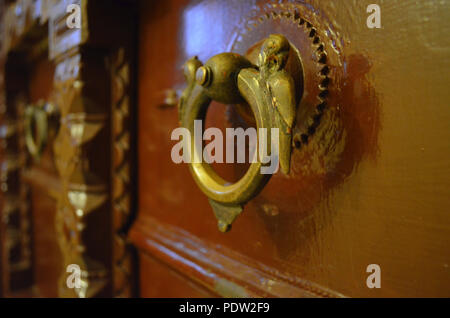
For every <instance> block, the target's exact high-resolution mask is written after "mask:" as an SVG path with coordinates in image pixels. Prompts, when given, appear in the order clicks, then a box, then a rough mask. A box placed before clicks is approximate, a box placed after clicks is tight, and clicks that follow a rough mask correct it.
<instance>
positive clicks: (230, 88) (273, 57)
mask: <svg viewBox="0 0 450 318" xmlns="http://www.w3.org/2000/svg"><path fill="white" fill-rule="evenodd" d="M290 49H291V45H290V43H289V41H288V40H287V39H286V38H285V37H284V36H282V35H278V34H275V35H270V36H269V37H268V38H267V39H266V40H265V41H264V43H263V45H262V47H261V51H260V54H259V60H258V66H255V65H253V64H252V63H251V62H250V61H248V60H247V59H246V58H245V57H243V56H241V55H238V54H235V53H221V54H218V55H216V56H213V57H212V58H211V59H210V60H208V61H207V62H206V63H205V65H203V64H202V63H201V62H200V61H199V60H198V59H197V57H194V58H192V59H190V60H189V61H187V62H186V64H185V66H184V74H185V77H186V81H187V87H186V89H185V90H184V92H183V94H182V96H181V100H180V103H179V119H180V124H181V125H182V126H183V127H185V128H187V129H188V130H189V131H190V133H191V147H192V149H191V154H193V155H194V156H196V155H198V154H199V153H200V156H201V150H199V149H197V147H196V143H195V141H194V120H197V119H204V117H205V115H206V110H207V108H208V106H209V104H210V102H211V101H212V100H216V101H218V102H222V103H226V104H239V103H244V102H247V103H248V104H249V105H250V108H251V110H252V112H253V114H254V117H255V120H256V126H257V128H267V131H268V135H267V137H266V138H265V140H259V142H260V143H261V142H263V143H264V144H265V145H266V147H267V148H266V149H268V150H269V153H270V140H271V136H270V130H271V128H279V129H280V140H279V162H280V166H281V170H282V172H283V173H285V174H287V173H289V168H290V157H291V150H292V149H291V142H292V127H293V125H294V119H295V115H296V107H297V101H296V95H295V84H294V79H293V78H292V76H291V74H289V73H288V72H287V71H286V70H285V65H286V62H287V59H288V56H289V51H290ZM301 80H303V79H301ZM191 158H193V156H191ZM191 161H192V162H191V163H190V170H191V173H192V175H193V177H194V180H195V181H196V183H197V185H198V186H199V187H200V189H201V190H202V191H203V192H204V193H205V194H206V196H207V197H208V198H209V202H210V204H211V206H212V208H213V210H214V213H215V216H216V218H217V219H218V227H219V230H220V231H222V232H226V231H228V230H229V229H230V228H231V224H232V223H233V221H234V220H235V219H236V217H237V216H238V215H239V214H240V213H241V212H242V209H243V206H244V205H245V204H246V203H247V202H248V201H249V200H251V199H252V198H253V197H255V196H256V195H257V194H258V193H259V192H260V191H261V190H262V189H263V187H264V186H265V184H266V183H267V181H268V180H269V179H270V177H271V175H270V174H261V172H260V169H261V167H262V166H264V165H265V164H263V163H262V162H260V160H259V158H258V159H257V161H256V162H253V163H252V164H251V165H250V167H249V169H248V171H247V172H246V174H245V175H244V176H243V177H242V178H241V179H240V180H239V181H238V182H236V183H234V184H230V183H229V182H227V181H225V180H223V179H222V178H221V177H220V176H218V175H217V174H216V173H215V172H214V170H213V169H212V168H211V167H210V165H209V164H207V163H205V162H201V163H197V162H195V160H191Z"/></svg>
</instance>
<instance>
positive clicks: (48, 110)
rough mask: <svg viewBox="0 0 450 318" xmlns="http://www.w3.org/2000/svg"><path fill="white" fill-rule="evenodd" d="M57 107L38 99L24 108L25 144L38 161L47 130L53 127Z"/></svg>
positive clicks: (45, 143) (45, 140)
mask: <svg viewBox="0 0 450 318" xmlns="http://www.w3.org/2000/svg"><path fill="white" fill-rule="evenodd" d="M57 116H58V109H57V108H56V107H55V105H53V104H51V103H46V102H43V101H39V102H38V103H37V104H32V105H29V106H28V107H27V108H26V110H25V125H24V132H25V144H26V146H27V149H28V152H29V153H30V155H31V156H32V157H33V159H34V160H36V161H37V162H39V160H40V158H41V156H42V153H43V151H44V149H45V147H46V145H47V141H48V138H49V130H50V129H52V128H54V127H53V126H54V122H55V120H53V119H54V117H57Z"/></svg>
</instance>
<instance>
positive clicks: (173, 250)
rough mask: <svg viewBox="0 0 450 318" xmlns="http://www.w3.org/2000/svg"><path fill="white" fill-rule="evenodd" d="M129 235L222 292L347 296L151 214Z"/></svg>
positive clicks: (156, 255) (139, 245)
mask: <svg viewBox="0 0 450 318" xmlns="http://www.w3.org/2000/svg"><path fill="white" fill-rule="evenodd" d="M141 215H142V214H141ZM130 238H131V240H132V242H133V243H134V244H135V245H136V246H137V248H138V249H139V250H140V251H141V252H144V253H147V254H148V255H150V256H152V257H154V258H156V259H158V260H160V261H162V262H164V263H166V264H167V265H168V266H170V267H171V268H172V269H174V270H176V271H177V272H179V273H181V274H182V275H184V276H187V277H188V278H189V279H191V280H193V281H195V282H196V283H198V284H200V285H201V286H203V287H205V288H207V289H208V290H211V291H212V292H213V293H216V294H218V295H220V296H224V297H344V295H342V294H340V293H338V292H335V291H331V290H328V289H326V288H324V287H322V286H319V285H317V284H315V283H312V282H309V281H306V280H303V279H299V278H297V277H292V276H287V275H285V274H283V273H280V272H279V271H277V270H276V269H274V268H271V267H268V266H266V265H264V264H262V263H260V262H257V261H254V260H252V259H250V258H248V257H246V256H244V255H241V254H239V253H236V252H234V251H232V250H229V249H228V248H226V247H217V246H216V245H214V246H213V245H212V244H210V243H207V242H204V241H202V240H201V239H199V238H197V237H195V236H194V235H192V234H190V233H188V232H186V231H184V230H182V229H179V228H177V227H174V226H171V225H168V224H164V223H161V222H160V221H158V220H156V219H154V218H151V217H140V218H139V219H138V220H137V221H136V223H135V225H134V226H133V228H132V230H131V232H130Z"/></svg>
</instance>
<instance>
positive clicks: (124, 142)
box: [0, 0, 135, 297]
mask: <svg viewBox="0 0 450 318" xmlns="http://www.w3.org/2000/svg"><path fill="white" fill-rule="evenodd" d="M73 3H75V4H78V5H79V6H80V7H81V9H82V10H81V21H82V26H81V28H79V29H78V28H73V29H71V28H68V26H67V25H66V19H67V17H68V14H67V12H66V9H67V6H68V5H69V4H73ZM1 5H2V6H3V7H5V8H6V10H5V11H4V12H3V11H2V12H3V15H2V16H1V17H0V31H1V32H2V34H3V35H4V36H2V38H1V39H2V40H1V43H0V47H1V50H0V51H1V52H2V54H1V59H0V61H1V63H0V70H2V71H1V72H0V75H1V76H0V78H1V79H2V80H1V81H0V99H1V100H0V102H1V103H0V105H1V106H2V107H1V110H2V114H3V116H2V118H1V121H0V123H1V125H2V126H1V127H2V130H1V131H2V132H3V133H1V134H0V137H1V138H2V148H3V149H4V151H2V153H1V154H0V158H1V159H2V160H3V162H4V164H3V166H2V167H4V169H2V174H1V177H2V179H1V181H2V185H3V184H4V186H3V189H4V191H3V192H4V193H3V194H2V198H5V200H2V202H5V204H3V206H2V207H0V213H1V214H0V215H1V216H2V220H3V222H2V223H1V224H2V226H1V227H0V236H1V237H0V238H1V240H0V242H1V243H2V245H1V249H0V252H1V253H2V258H1V259H2V265H1V267H0V270H1V274H2V276H1V277H2V280H1V281H0V282H1V286H2V291H3V292H5V293H7V292H9V291H10V284H9V282H10V280H11V277H12V276H11V273H12V269H13V268H16V267H18V266H19V265H18V263H17V262H13V263H12V262H7V261H5V259H8V258H7V257H6V258H5V257H3V255H5V256H7V255H9V254H10V253H9V251H10V250H11V249H12V248H11V247H10V248H9V247H8V244H3V243H4V242H10V243H9V246H12V245H14V246H20V247H21V249H20V250H18V251H19V252H20V253H19V252H16V253H15V254H14V255H16V254H17V255H18V256H17V257H19V256H20V257H21V258H20V260H21V261H22V260H24V261H25V260H27V259H26V257H29V255H30V250H29V249H28V250H27V249H26V248H25V247H29V243H30V237H29V235H28V236H27V235H25V234H24V233H26V232H27V231H29V226H30V224H31V223H32V222H33V220H30V218H29V214H30V213H29V212H30V211H29V208H30V203H31V201H32V200H39V202H35V203H36V207H37V206H38V205H39V204H40V203H42V205H45V204H47V203H44V202H47V201H44V199H43V198H42V200H41V199H39V197H38V196H36V194H37V193H38V192H36V191H35V192H33V196H30V194H29V191H28V190H27V189H28V188H27V187H28V183H32V184H33V185H34V186H37V187H38V188H39V189H43V190H44V192H47V193H49V194H50V196H51V197H53V198H54V200H55V201H54V202H55V203H54V204H55V209H56V214H55V220H54V222H53V223H54V229H53V231H54V232H55V233H56V235H57V243H58V246H59V250H60V255H61V256H60V257H61V260H60V263H61V264H60V267H61V268H60V269H58V270H57V272H58V273H57V276H58V277H59V278H58V279H57V281H52V278H49V282H48V283H49V284H50V285H53V287H55V288H54V289H55V290H56V291H57V295H59V296H62V297H92V296H117V297H124V296H130V295H132V294H133V292H134V286H135V285H134V284H133V276H132V273H131V270H132V267H133V266H134V265H133V260H134V255H133V250H132V249H131V248H130V245H129V244H128V242H127V240H126V234H127V231H128V228H129V225H130V220H131V218H132V216H133V214H132V212H131V210H132V200H133V194H132V193H131V190H132V187H133V184H132V181H131V175H132V174H133V172H132V170H133V168H132V167H131V165H130V160H132V158H133V155H132V151H131V149H130V145H131V144H132V142H130V138H131V137H130V136H131V134H130V125H131V121H132V113H133V112H132V111H130V107H131V105H130V103H132V102H133V96H132V95H133V93H134V91H133V88H132V87H133V81H132V78H133V76H134V75H133V74H134V64H133V63H132V62H131V61H130V60H129V59H130V56H133V53H132V52H133V45H134V43H133V34H132V33H131V32H132V30H133V27H132V25H131V24H128V25H127V26H126V27H118V26H117V25H115V26H114V25H113V24H112V23H111V22H113V21H114V20H115V19H117V18H118V17H119V15H120V17H121V19H122V21H124V22H125V23H128V22H130V21H132V18H133V16H134V14H135V11H134V6H133V3H132V2H129V1H114V2H113V3H112V2H111V1H88V0H79V1H66V0H56V1H46V0H23V1H14V2H12V3H4V2H1ZM105 9H106V10H105ZM123 13H124V14H123ZM89 21H93V22H92V23H88V22H89ZM107 24H110V25H112V27H111V30H106V29H105V28H104V26H105V25H107ZM42 30H47V33H42ZM110 31H111V32H112V33H111V32H110ZM16 51H17V52H19V53H18V60H19V61H22V62H23V64H24V65H27V63H28V61H32V60H33V58H35V57H36V56H42V54H43V53H45V54H47V56H48V59H49V61H50V62H51V63H54V65H55V72H54V78H53V80H52V86H53V89H52V94H51V96H50V97H49V100H48V101H49V102H51V103H52V104H53V105H55V106H56V107H57V109H58V111H59V116H60V117H59V125H58V129H57V132H56V135H55V137H54V139H52V140H51V144H49V145H48V146H47V149H49V150H48V151H47V152H48V153H50V154H51V157H50V159H49V160H51V161H52V162H53V163H54V166H55V171H56V174H57V175H56V176H54V177H53V176H51V177H50V176H48V171H45V169H44V170H42V167H41V165H38V164H37V163H36V162H34V161H31V160H27V159H26V154H27V152H26V150H25V147H24V142H23V133H21V131H22V130H23V128H22V126H23V118H22V117H21V116H22V112H23V108H24V107H25V105H26V104H27V103H28V101H27V98H28V97H27V96H26V95H25V96H23V97H22V99H19V98H18V97H19V96H15V95H14V94H13V93H14V91H13V90H8V89H6V88H5V80H4V76H5V71H4V68H5V65H6V66H7V65H10V64H11V63H12V62H11V56H15V55H17V54H16V53H14V54H11V52H16ZM25 62H26V63H25ZM7 73H8V72H6V74H7ZM6 82H7V83H8V85H9V83H14V82H13V81H12V79H11V78H7V80H6ZM17 84H18V85H19V86H21V87H26V85H27V78H21V79H18V81H17ZM16 95H17V94H16ZM10 102H11V103H12V102H14V106H11V107H10V106H8V105H9V103H10ZM8 109H14V110H16V109H17V110H18V111H17V114H16V113H14V112H13V111H11V110H8ZM15 135H19V137H17V138H16V139H14V140H15V141H16V144H17V146H15V147H12V145H11V142H10V139H12V138H13V137H14V136H15ZM20 136H22V137H20ZM50 148H51V149H50ZM7 153H8V155H6V154H7ZM13 156H17V157H20V158H21V161H19V160H12V159H11V158H13ZM24 156H25V157H24ZM16 170H19V171H21V170H24V171H25V175H26V178H25V180H23V182H20V181H22V179H21V177H20V176H21V174H20V172H19V174H18V176H17V178H15V179H18V180H17V181H15V182H16V183H17V187H16V188H15V189H14V190H11V189H10V187H11V185H9V184H10V183H11V182H13V181H12V180H13V179H14V178H13V176H12V175H11V173H12V172H14V171H16ZM50 170H51V169H50ZM39 176H42V177H43V179H42V180H43V181H41V182H39V181H37V180H35V179H36V178H37V177H39ZM50 180H53V181H50ZM52 182H53V183H52ZM21 184H22V185H21ZM6 187H8V188H6ZM32 198H33V199H32ZM19 202H20V204H19ZM48 202H50V201H48ZM6 203H7V204H6ZM38 203H39V204H38ZM10 211H13V212H14V213H16V214H17V215H18V216H17V218H18V219H19V220H20V222H18V223H17V225H16V223H12V222H11V221H10V218H9V219H8V218H7V215H12V212H10ZM15 211H17V212H15ZM111 211H112V213H111ZM13 226H15V228H14V229H13V230H12V227H13ZM19 230H20V231H22V234H20V235H17V231H19ZM31 239H32V238H31ZM41 241H42V242H44V241H45V240H44V241H43V240H39V241H38V242H34V243H35V244H39V242H41ZM27 244H28V245H27ZM43 244H44V243H43ZM40 251H42V248H41V246H38V248H36V251H35V252H36V253H40ZM55 255H56V254H55ZM38 256H39V255H38ZM29 260H30V259H29V258H28V261H29ZM71 264H75V265H78V266H79V267H80V268H81V270H82V271H81V287H80V288H70V287H69V286H68V285H67V282H66V281H67V276H68V273H66V268H67V266H69V265H71ZM20 265H21V266H25V265H27V266H28V267H27V268H32V267H31V266H32V264H31V262H30V261H29V262H28V263H25V262H22V263H20ZM28 283H29V285H30V286H31V285H32V284H33V281H32V279H31V277H30V279H29V282H28ZM46 290H48V291H49V293H51V291H52V290H53V289H52V288H49V289H47V288H46ZM46 295H47V294H46ZM48 295H52V294H48ZM53 296H56V295H53Z"/></svg>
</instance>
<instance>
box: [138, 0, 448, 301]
mask: <svg viewBox="0 0 450 318" xmlns="http://www.w3.org/2000/svg"><path fill="white" fill-rule="evenodd" d="M372 2H373V1H369V0H367V1H366V0H364V1H357V2H355V1H326V2H324V1H289V2H288V1H276V2H275V1H265V0H263V1H251V0H249V1H238V0H236V1H220V0H203V1H201V0H199V1H179V0H176V1H175V0H171V1H141V2H140V10H139V12H140V18H139V39H138V46H139V54H138V128H137V129H138V153H139V156H138V171H139V176H138V198H139V202H138V217H137V220H136V221H135V223H134V225H133V229H132V232H131V239H132V241H133V242H134V244H135V245H136V246H137V248H138V250H139V255H140V260H139V263H140V267H139V275H140V295H141V296H142V297H204V296H244V297H245V296H264V297H265V296H282V297H323V296H324V297H341V296H351V297H399V296H400V297H401V296H405V297H417V296H440V297H448V296H450V288H449V286H450V275H449V274H450V269H449V264H450V253H449V252H450V251H449V248H448V246H449V243H450V241H449V240H450V218H449V214H448V212H449V209H450V201H449V198H450V196H449V192H448V189H449V185H450V165H449V161H448V160H449V159H448V158H449V155H450V152H449V151H450V150H449V149H450V148H449V144H448V140H449V139H450V138H449V137H450V135H449V130H448V121H449V119H450V118H449V116H450V111H449V108H448V107H447V105H446V103H447V100H448V99H449V97H450V96H449V91H448V89H447V86H448V83H449V81H448V76H447V70H448V68H449V66H450V65H449V63H450V56H449V52H450V51H449V50H450V43H449V42H448V40H447V38H448V37H447V36H446V33H447V31H448V30H449V28H450V23H449V21H450V20H449V19H448V18H449V16H448V12H450V11H449V4H448V3H447V2H436V1H421V2H420V3H418V2H417V1H401V2H399V1H379V3H378V4H379V9H380V10H381V28H376V27H375V28H369V27H368V24H367V19H368V18H369V15H370V14H371V13H372V12H368V11H367V8H368V6H369V4H371V3H372ZM369 11H370V10H369ZM274 33H278V34H282V35H284V36H285V37H286V38H287V39H288V40H289V41H290V43H291V44H293V45H294V46H295V47H296V48H297V49H298V50H299V52H300V54H301V56H302V63H303V69H304V89H303V97H302V101H301V103H300V106H299V107H300V110H299V112H302V111H303V112H306V113H307V114H297V115H298V116H299V117H297V118H303V121H301V122H297V124H296V126H295V127H294V129H293V135H294V136H293V146H292V157H291V170H290V173H289V174H288V175H283V174H282V173H277V174H275V175H274V176H273V177H272V178H271V180H270V181H269V182H268V184H267V185H266V186H265V187H264V189H263V190H262V192H261V193H260V194H259V195H258V196H257V197H256V198H254V199H253V200H251V201H250V202H249V203H248V204H247V205H246V206H245V208H244V211H243V212H242V214H241V215H240V216H239V217H238V219H237V220H236V221H235V222H234V224H233V227H232V229H231V231H229V232H228V233H221V232H220V231H219V230H218V228H217V220H216V219H215V217H214V213H213V211H212V208H211V206H210V204H209V203H208V200H207V197H206V196H205V195H204V194H203V193H202V191H201V190H200V189H199V188H198V187H197V185H196V183H195V182H194V180H193V178H192V175H191V173H190V171H189V168H188V165H187V164H175V163H174V162H173V161H172V160H171V149H172V147H173V146H174V144H175V143H176V141H172V140H171V133H172V131H173V130H174V129H175V128H176V127H178V126H179V122H178V114H177V107H176V104H177V100H175V99H176V98H175V96H178V98H179V97H180V95H181V93H182V90H183V89H184V87H185V85H186V84H185V80H184V78H183V72H182V65H183V64H184V62H186V61H187V60H188V59H189V58H191V57H193V56H195V55H196V56H198V58H199V60H201V61H202V62H203V63H204V62H206V61H207V60H208V59H209V58H211V57H212V56H214V55H216V54H219V53H222V52H229V51H232V52H235V53H239V54H241V55H246V54H248V53H251V52H252V48H253V47H254V46H255V45H256V44H257V43H259V42H260V41H261V40H263V39H264V38H265V37H267V36H268V35H270V34H274ZM302 107H303V108H302ZM308 111H310V112H311V113H310V114H308ZM302 116H303V117H302ZM308 120H310V122H308ZM243 125H245V121H243V120H242V117H241V115H240V114H239V113H238V112H237V111H236V106H235V105H223V104H219V103H213V104H212V105H211V106H210V107H209V109H208V114H207V121H206V126H209V127H218V128H221V129H222V130H224V129H225V128H226V127H238V126H243ZM214 168H215V169H216V170H217V171H219V173H220V174H221V175H222V176H223V177H224V178H226V179H227V180H230V182H233V181H236V180H237V179H239V178H240V177H241V176H242V172H243V171H245V169H246V166H245V165H244V166H243V165H233V164H222V165H216V166H215V167H214ZM371 264H376V265H379V268H380V270H381V276H380V277H381V288H369V286H368V285H367V280H368V277H369V275H371V270H370V266H369V265H371ZM368 269H369V270H370V271H369V272H368V271H367V270H368Z"/></svg>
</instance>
